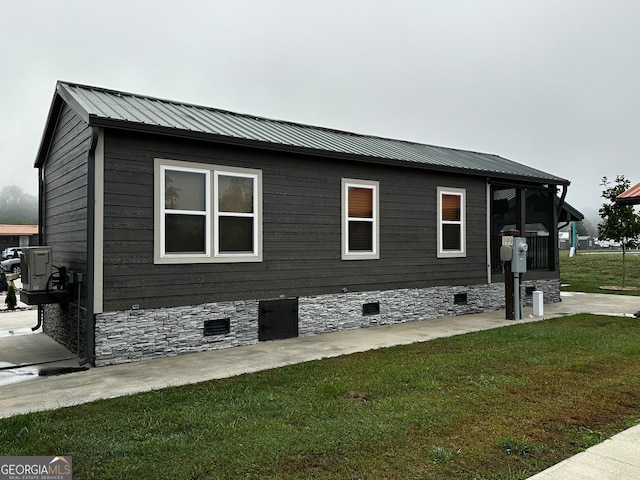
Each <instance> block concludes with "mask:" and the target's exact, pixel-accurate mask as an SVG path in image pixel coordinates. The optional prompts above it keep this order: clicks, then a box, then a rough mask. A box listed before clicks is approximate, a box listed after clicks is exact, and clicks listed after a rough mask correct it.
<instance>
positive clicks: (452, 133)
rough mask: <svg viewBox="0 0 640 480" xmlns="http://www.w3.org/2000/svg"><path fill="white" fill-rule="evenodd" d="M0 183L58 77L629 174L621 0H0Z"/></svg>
mask: <svg viewBox="0 0 640 480" xmlns="http://www.w3.org/2000/svg"><path fill="white" fill-rule="evenodd" d="M1 4H2V11H1V13H0V187H2V186H5V185H18V186H20V187H21V188H22V189H24V190H25V191H27V192H29V193H31V194H36V193H37V174H36V173H37V170H36V169H34V168H33V163H34V159H35V154H36V151H37V149H38V146H39V143H40V138H41V135H42V131H43V127H44V123H45V120H46V116H47V113H48V110H49V106H50V103H51V99H52V97H53V93H54V88H55V83H56V81H57V80H64V81H69V82H76V83H83V84H88V85H93V86H99V87H105V88H111V89H117V90H124V91H128V92H132V93H140V94H144V95H150V96H155V97H160V98H166V99H170V100H179V101H185V102H189V103H195V104H200V105H206V106H210V107H217V108H223V109H227V110H232V111H236V112H241V113H249V114H254V115H258V116H264V117H269V118H275V119H280V120H288V121H294V122H301V123H306V124H312V125H319V126H324V127H329V128H336V129H340V130H348V131H352V132H356V133H363V134H371V135H378V136H384V137H390V138H398V139H403V140H412V141H417V142H421V143H428V144H433V145H441V146H447V147H454V148H462V149H468V150H474V151H480V152H486V153H494V154H497V155H500V156H503V157H506V158H509V159H511V160H514V161H516V162H520V163H524V164H526V165H530V166H532V167H535V168H538V169H541V170H544V171H546V172H548V173H552V174H555V175H558V176H561V177H563V178H567V179H569V180H570V181H571V186H570V187H569V193H568V196H567V200H568V201H569V203H571V204H572V205H573V206H574V207H576V208H578V209H579V210H581V211H583V212H584V213H585V214H588V215H589V214H592V212H595V211H596V210H597V209H598V207H599V206H600V204H601V203H602V201H603V199H601V198H600V193H601V191H602V187H601V186H600V185H599V184H600V180H601V178H602V176H608V177H610V178H615V176H616V175H617V174H623V175H625V176H626V177H627V178H628V179H630V180H631V182H632V184H635V183H637V182H640V159H639V158H638V157H637V155H636V153H637V151H638V150H639V147H638V143H639V142H640V131H639V130H640V122H639V117H638V116H639V112H640V53H639V47H640V27H639V23H638V19H639V18H640V1H638V0H598V1H595V0H519V1H514V0H421V1H418V0H412V1H404V0H395V1H394V2H390V1H388V0H387V1H379V0H366V1H364V0H363V1H350V0H339V1H337V0H322V1H320V0H316V1H300V0H247V1H243V0H235V1H233V2H232V1H216V0H210V1H205V0H203V1H190V0H181V1H168V0H154V1H137V0H126V1H122V0H109V1H108V2H89V1H86V0H82V1H76V0H58V1H53V0H29V1H10V0H3V1H2V2H1Z"/></svg>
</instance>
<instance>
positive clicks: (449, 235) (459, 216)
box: [438, 187, 466, 257]
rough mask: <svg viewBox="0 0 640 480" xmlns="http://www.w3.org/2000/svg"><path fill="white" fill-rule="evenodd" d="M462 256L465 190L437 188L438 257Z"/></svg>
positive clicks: (463, 254) (464, 239)
mask: <svg viewBox="0 0 640 480" xmlns="http://www.w3.org/2000/svg"><path fill="white" fill-rule="evenodd" d="M464 256H466V234H465V190H464V189H459V188H442V187H438V257H464Z"/></svg>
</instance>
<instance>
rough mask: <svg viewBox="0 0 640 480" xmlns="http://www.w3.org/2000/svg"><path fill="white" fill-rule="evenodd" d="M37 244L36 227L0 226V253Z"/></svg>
mask: <svg viewBox="0 0 640 480" xmlns="http://www.w3.org/2000/svg"><path fill="white" fill-rule="evenodd" d="M37 244H38V226H37V225H0V251H4V249H5V248H8V247H28V246H29V245H37Z"/></svg>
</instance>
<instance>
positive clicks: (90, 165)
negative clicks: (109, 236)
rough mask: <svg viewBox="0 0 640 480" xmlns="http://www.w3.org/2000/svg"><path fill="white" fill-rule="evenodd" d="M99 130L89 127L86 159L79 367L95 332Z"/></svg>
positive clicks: (90, 352) (92, 344)
mask: <svg viewBox="0 0 640 480" xmlns="http://www.w3.org/2000/svg"><path fill="white" fill-rule="evenodd" d="M99 131H100V129H99V128H98V127H91V146H90V147H89V155H88V157H87V280H86V283H85V284H86V286H87V313H86V325H85V346H84V357H83V358H82V359H81V360H80V365H84V364H86V363H91V361H92V359H93V358H92V357H93V355H94V350H95V330H94V325H93V310H94V300H93V296H94V289H95V279H94V274H95V265H94V261H95V259H94V252H95V208H94V205H95V200H96V180H95V171H96V162H95V160H96V147H97V146H98V137H99V135H98V134H99Z"/></svg>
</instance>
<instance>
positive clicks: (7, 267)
mask: <svg viewBox="0 0 640 480" xmlns="http://www.w3.org/2000/svg"><path fill="white" fill-rule="evenodd" d="M0 267H2V271H3V272H11V273H20V271H21V270H20V257H18V258H9V259H7V260H3V261H2V262H0Z"/></svg>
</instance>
